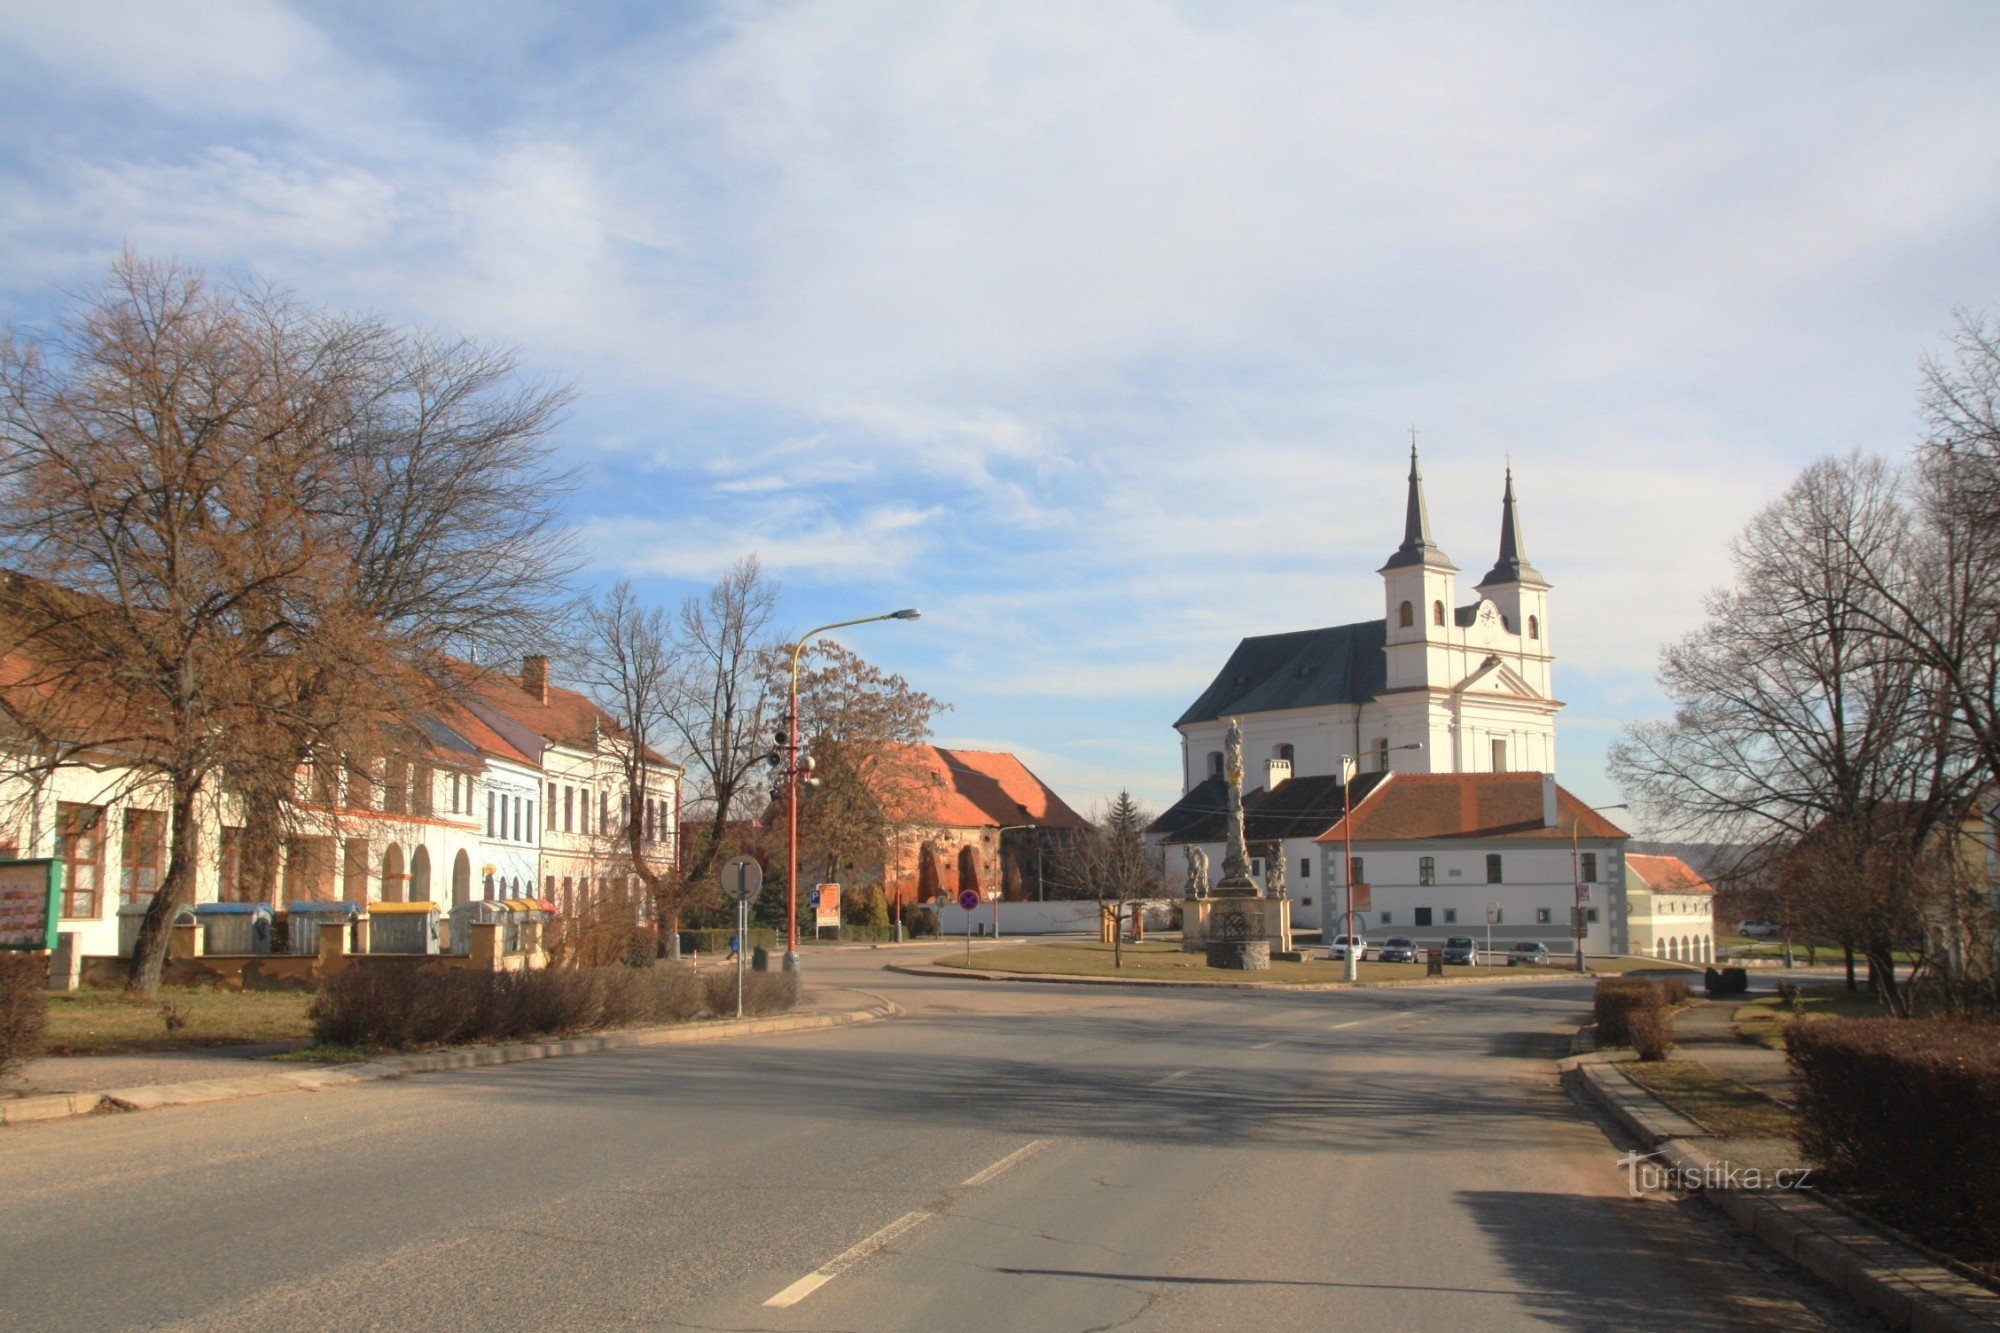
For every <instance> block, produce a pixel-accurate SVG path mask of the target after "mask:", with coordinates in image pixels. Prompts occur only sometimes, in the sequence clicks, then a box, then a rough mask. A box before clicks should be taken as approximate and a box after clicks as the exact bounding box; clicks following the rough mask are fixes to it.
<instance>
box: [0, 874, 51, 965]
mask: <svg viewBox="0 0 2000 1333" xmlns="http://www.w3.org/2000/svg"><path fill="white" fill-rule="evenodd" d="M62 871H63V867H62V862H60V861H51V860H37V861H0V949H14V950H25V951H27V952H30V953H35V952H47V953H53V952H55V947H56V922H57V921H58V920H60V919H61V913H62Z"/></svg>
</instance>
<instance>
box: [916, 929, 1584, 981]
mask: <svg viewBox="0 0 2000 1333" xmlns="http://www.w3.org/2000/svg"><path fill="white" fill-rule="evenodd" d="M933 962H934V963H935V964H937V965H939V966H943V967H964V966H965V951H964V950H963V949H961V950H958V951H957V952H953V953H946V954H944V955H943V956H942V957H939V958H937V959H934V960H933ZM972 967H973V970H974V971H977V972H1039V973H1051V974H1055V975H1058V976H1070V977H1140V978H1145V979H1150V980H1164V981H1247V982H1259V983H1264V984H1267V985H1276V986H1286V985H1290V986H1298V985H1310V984H1315V983H1324V982H1333V981H1344V980H1346V979H1347V972H1346V967H1347V965H1346V964H1345V963H1333V962H1328V961H1326V960H1325V959H1324V958H1315V959H1313V960H1312V961H1310V962H1304V963H1272V964H1271V970H1270V971H1268V972H1227V971H1223V970H1222V969H1220V968H1210V967H1209V966H1208V964H1207V963H1206V962H1205V961H1203V959H1202V956H1201V955H1200V954H1198V953H1183V952H1182V951H1181V946H1180V945H1179V944H1177V943H1160V942H1154V941H1148V942H1146V943H1144V944H1128V945H1126V946H1125V966H1124V968H1123V970H1120V969H1119V968H1117V967H1115V966H1113V958H1112V951H1111V946H1110V945H1108V944H1099V943H1097V942H1096V941H1095V940H1089V941H1084V940H1072V941H1065V942H1063V943H1061V944H1017V945H1009V946H1007V947H1005V948H999V949H983V950H980V951H979V952H977V953H975V954H973V956H972ZM1523 971H1527V972H1539V973H1548V974H1551V975H1560V974H1561V972H1562V969H1561V968H1541V967H1535V968H1525V969H1524V968H1518V967H1512V968H1510V967H1479V968H1471V967H1453V968H1447V969H1446V971H1445V975H1447V976H1465V975H1466V974H1468V973H1470V974H1472V975H1474V976H1477V975H1480V974H1482V973H1503V974H1507V975H1513V976H1519V975H1520V974H1521V973H1522V972H1523ZM1360 975H1361V980H1362V981H1364V982H1369V981H1414V980H1420V979H1421V978H1422V977H1423V976H1424V965H1423V964H1422V963H1363V964H1361V966H1360Z"/></svg>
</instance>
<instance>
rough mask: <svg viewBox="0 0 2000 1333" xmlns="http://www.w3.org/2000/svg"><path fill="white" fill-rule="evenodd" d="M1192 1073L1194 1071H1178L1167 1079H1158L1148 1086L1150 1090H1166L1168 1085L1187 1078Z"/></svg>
mask: <svg viewBox="0 0 2000 1333" xmlns="http://www.w3.org/2000/svg"><path fill="white" fill-rule="evenodd" d="M1192 1072H1193V1071H1192V1070H1187V1069H1176V1070H1175V1071H1174V1072H1173V1073H1171V1074H1169V1075H1167V1076H1166V1077H1165V1078H1156V1079H1154V1080H1153V1081H1152V1082H1151V1083H1148V1084H1147V1085H1146V1086H1147V1087H1149V1088H1164V1087H1166V1086H1167V1084H1169V1083H1171V1082H1173V1081H1174V1080H1175V1079H1177V1078H1186V1077H1187V1076H1188V1074H1190V1073H1192Z"/></svg>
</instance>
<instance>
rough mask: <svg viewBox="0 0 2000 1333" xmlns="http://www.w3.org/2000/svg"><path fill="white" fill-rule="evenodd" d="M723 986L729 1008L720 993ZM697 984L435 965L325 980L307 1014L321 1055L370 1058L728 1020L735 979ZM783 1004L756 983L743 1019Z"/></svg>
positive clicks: (681, 979) (586, 971)
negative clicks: (339, 1049) (327, 1051)
mask: <svg viewBox="0 0 2000 1333" xmlns="http://www.w3.org/2000/svg"><path fill="white" fill-rule="evenodd" d="M725 979H726V980H727V981H728V983H729V984H728V988H727V989H728V994H727V1007H724V1006H723V1002H722V1001H721V1000H720V999H719V998H718V996H719V991H718V989H717V983H718V982H719V981H722V980H725ZM702 980H704V979H698V978H696V977H695V975H694V974H693V973H691V972H689V971H687V970H686V969H684V968H679V967H657V968H630V967H596V968H552V969H543V970H541V971H535V972H473V971H469V970H466V969H463V968H441V967H438V966H436V965H435V964H429V965H422V964H419V965H413V966H408V967H404V966H394V965H388V966H384V965H376V964H366V965H362V966H356V967H350V968H348V969H347V970H346V971H344V972H340V973H338V974H336V975H335V976H334V977H332V978H331V979H330V980H328V981H327V982H326V983H325V984H324V985H322V986H321V987H320V989H319V993H318V994H316V995H315V996H313V1001H312V1005H311V1007H310V1008H309V1010H308V1011H307V1013H308V1016H309V1018H310V1019H311V1021H312V1027H313V1038H314V1040H316V1041H318V1042H319V1043H320V1044H321V1045H325V1046H360V1047H365V1048H368V1049H371V1050H414V1049H420V1048H423V1047H427V1046H443V1045H450V1044H452V1043H455V1042H474V1041H512V1040H518V1039H523V1038H528V1037H540V1036H561V1035H566V1034H570V1033H577V1032H596V1031H601V1030H603V1029H605V1028H618V1027H638V1026H645V1025H649V1024H657V1023H681V1022H686V1021H687V1020H689V1019H692V1018H698V1017H700V1016H701V1014H702V1013H703V1011H704V1008H711V1009H713V1010H714V1012H716V1013H718V1014H729V1015H732V1016H733V1015H734V1014H735V1012H736V989H735V974H734V972H733V971H732V972H729V973H720V972H718V973H716V974H715V975H714V976H712V977H709V978H706V979H705V980H707V981H708V986H707V987H706V988H704V987H703V985H702ZM790 994H791V990H790V985H789V982H788V981H786V980H785V979H784V978H782V977H780V976H777V975H774V974H756V975H754V976H753V977H751V978H750V979H749V984H748V985H747V987H746V988H745V992H744V1012H746V1013H776V1012H779V1011H782V1010H784V1009H787V1008H789V1007H790Z"/></svg>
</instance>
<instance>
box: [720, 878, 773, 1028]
mask: <svg viewBox="0 0 2000 1333" xmlns="http://www.w3.org/2000/svg"><path fill="white" fill-rule="evenodd" d="M763 891H764V867H762V866H760V865H758V864H757V862H756V861H754V860H753V859H751V858H750V857H747V856H732V857H730V858H729V859H728V860H727V861H725V862H723V864H722V896H723V897H725V898H728V899H729V900H730V901H731V902H734V903H735V904H736V1016H737V1017H738V1018H741V1017H743V955H745V954H747V953H749V952H750V949H749V944H750V904H751V903H753V902H755V901H756V900H757V895H758V894H759V893H762V892H763Z"/></svg>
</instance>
